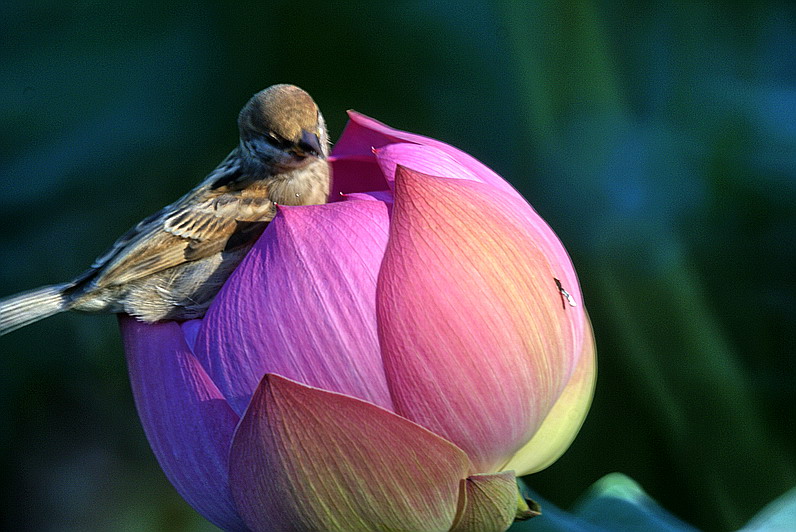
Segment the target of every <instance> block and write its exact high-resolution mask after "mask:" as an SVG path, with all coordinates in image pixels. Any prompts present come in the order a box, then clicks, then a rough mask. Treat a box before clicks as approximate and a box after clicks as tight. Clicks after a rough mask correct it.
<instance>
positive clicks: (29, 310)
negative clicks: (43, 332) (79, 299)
mask: <svg viewBox="0 0 796 532" xmlns="http://www.w3.org/2000/svg"><path fill="white" fill-rule="evenodd" d="M70 285H71V284H70V283H67V284H54V285H50V286H42V287H41V288H37V289H35V290H30V291H28V292H23V293H21V294H17V295H14V296H11V297H8V298H6V299H2V300H0V336H2V335H4V334H6V333H10V332H11V331H14V330H16V329H19V328H20V327H24V326H25V325H30V324H31V323H33V322H34V321H39V320H41V319H44V318H46V317H48V316H52V315H53V314H57V313H59V312H63V311H64V310H67V308H68V306H67V299H66V297H65V296H64V290H65V289H66V288H68V287H69V286H70Z"/></svg>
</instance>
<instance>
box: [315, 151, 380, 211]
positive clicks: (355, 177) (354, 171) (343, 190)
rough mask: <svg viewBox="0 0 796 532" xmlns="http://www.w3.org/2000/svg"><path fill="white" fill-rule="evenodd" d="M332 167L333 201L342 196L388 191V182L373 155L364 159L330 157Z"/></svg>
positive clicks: (369, 154) (370, 154)
mask: <svg viewBox="0 0 796 532" xmlns="http://www.w3.org/2000/svg"><path fill="white" fill-rule="evenodd" d="M329 164H331V166H332V176H333V179H332V193H331V195H330V197H331V198H332V201H336V199H337V197H338V196H339V195H340V194H351V193H354V192H373V191H377V190H386V189H387V181H386V180H385V179H384V175H383V174H382V173H381V169H379V165H378V164H376V158H375V157H374V156H373V153H368V155H367V156H363V157H343V158H340V157H335V156H332V157H329Z"/></svg>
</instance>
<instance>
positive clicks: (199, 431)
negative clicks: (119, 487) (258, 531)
mask: <svg viewBox="0 0 796 532" xmlns="http://www.w3.org/2000/svg"><path fill="white" fill-rule="evenodd" d="M119 323H120V326H121V330H122V338H123V340H124V348H125V352H126V353H127V364H128V367H129V371H130V384H131V385H132V388H133V395H134V397H135V403H136V407H137V408H138V415H139V417H140V418H141V423H142V424H143V426H144V432H146V435H147V439H149V444H150V446H151V447H152V450H153V451H154V453H155V456H156V457H157V459H158V462H159V463H160V467H161V468H162V469H163V471H164V472H165V473H166V476H167V477H168V478H169V480H170V481H171V483H172V484H173V485H174V487H175V488H176V489H177V491H178V492H179V493H180V495H182V497H183V498H184V499H185V500H186V501H188V504H190V505H191V506H193V507H194V508H195V509H196V511H198V512H199V513H200V514H202V515H203V516H205V518H207V519H208V520H209V521H211V522H212V523H213V524H215V525H216V526H218V527H220V528H223V529H225V530H245V529H246V527H245V525H244V524H243V522H242V521H241V519H240V517H239V516H238V514H237V512H236V510H235V506H234V503H233V501H232V494H231V493H230V490H229V482H228V477H227V474H228V473H227V471H228V453H229V446H230V444H231V443H232V434H233V432H234V430H235V426H236V425H237V423H238V416H237V415H236V414H235V413H234V412H233V411H232V409H231V408H230V407H229V405H228V404H227V402H226V401H225V400H224V397H223V396H222V395H221V393H220V392H219V391H218V388H216V386H215V385H214V384H213V382H212V381H211V380H210V378H209V377H208V376H207V374H206V373H205V371H204V369H202V366H201V365H200V364H199V363H198V361H197V360H196V358H195V357H194V356H193V353H191V351H190V349H189V348H188V345H187V344H186V343H185V340H184V338H183V333H182V331H181V330H180V326H179V325H178V324H177V323H174V322H164V323H157V324H152V325H147V324H144V323H141V322H139V321H136V320H135V319H133V318H130V317H128V316H124V315H122V316H120V318H119Z"/></svg>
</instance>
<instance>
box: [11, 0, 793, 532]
mask: <svg viewBox="0 0 796 532" xmlns="http://www.w3.org/2000/svg"><path fill="white" fill-rule="evenodd" d="M333 4H334V3H331V2H318V1H315V0H304V1H302V2H281V1H276V2H261V3H252V4H245V3H239V4H235V3H233V2H225V1H199V2H191V3H189V2H172V1H163V0H161V1H158V2H155V1H134V2H125V3H117V2H102V1H99V0H95V1H89V0H86V1H76V2H61V1H58V2H56V1H38V2H21V1H17V2H14V1H7V2H3V3H2V4H0V35H1V36H2V37H0V39H1V40H0V42H2V46H0V250H2V252H0V295H7V294H10V293H12V292H15V291H18V290H22V289H27V288H33V287H35V286H38V285H41V284H46V283H51V282H56V281H63V280H66V279H69V278H70V277H72V276H74V275H76V274H78V273H79V272H81V271H82V269H83V268H85V267H86V266H87V265H88V264H90V263H91V262H92V261H93V259H94V257H95V256H97V255H98V254H100V253H101V252H102V251H103V250H104V249H105V248H106V247H107V246H108V245H109V244H110V243H111V242H112V241H113V240H114V239H115V238H116V236H118V235H119V234H120V233H122V232H123V231H124V230H126V229H127V228H128V227H129V226H131V225H132V224H134V223H135V222H137V221H138V220H139V219H140V218H142V217H143V216H145V215H147V214H149V213H150V212H153V211H155V210H157V209H158V208H159V207H161V206H162V205H164V204H166V203H169V202H171V201H172V200H174V199H176V198H177V197H178V196H179V195H181V194H182V193H183V192H185V191H186V190H188V189H189V188H190V187H192V186H193V185H194V184H195V183H196V182H197V181H198V180H199V179H201V178H202V177H204V175H205V174H206V173H207V172H208V171H210V170H211V169H212V168H213V167H214V166H215V165H216V163H218V162H219V161H220V160H221V159H222V158H223V157H224V156H225V155H226V154H227V153H228V151H229V150H230V149H231V148H232V147H233V146H234V145H235V143H236V141H237V131H236V126H235V118H236V115H237V112H238V110H239V109H240V107H241V106H242V105H243V103H245V101H246V100H247V99H248V98H249V96H250V95H251V94H253V93H254V92H256V91H257V90H259V89H261V88H263V87H265V86H268V85H270V84H273V83H279V82H291V83H295V84H298V85H300V86H302V87H303V88H305V89H307V90H308V91H309V92H310V93H311V94H312V95H313V96H314V97H315V99H316V101H317V102H318V103H319V105H320V106H321V108H322V109H323V111H324V114H325V115H326V118H327V121H328V123H329V125H330V130H331V134H332V137H333V138H336V137H337V136H339V134H340V132H341V131H342V128H343V125H344V123H345V120H346V116H345V110H346V109H349V108H354V109H357V110H359V111H362V112H364V113H366V114H369V115H371V116H374V117H376V118H378V119H380V120H382V121H384V122H386V123H388V124H390V125H392V126H395V127H399V128H404V129H407V130H410V131H413V132H418V133H423V134H426V135H430V136H433V137H436V138H439V139H441V140H445V141H447V142H449V143H451V144H454V145H456V146H459V147H461V148H463V149H464V150H466V151H468V152H470V153H472V154H473V155H475V156H476V157H478V158H480V159H481V160H482V161H484V162H485V163H486V164H488V165H490V166H491V167H493V168H494V169H495V170H497V171H498V172H499V173H501V174H502V175H503V176H505V177H506V178H507V179H508V180H509V181H511V182H512V183H513V184H514V185H515V186H516V187H517V188H519V189H520V191H522V192H523V194H525V196H526V197H527V198H528V200H529V201H530V202H531V203H532V204H533V205H534V206H535V207H536V208H537V210H538V211H539V212H540V213H541V214H542V216H544V217H545V218H546V219H547V220H548V221H549V223H550V225H551V226H552V227H553V228H554V229H555V230H556V231H557V232H558V234H559V235H560V236H561V238H562V240H563V241H564V243H565V245H566V246H567V247H568V249H569V250H570V252H571V255H572V258H573V260H574V262H575V265H576V267H577V269H578V272H579V275H580V279H581V282H582V288H583V291H584V293H585V298H586V302H587V304H588V307H589V310H590V312H591V315H592V318H593V322H594V328H595V331H596V336H597V345H598V350H599V354H600V375H599V380H598V388H597V393H596V397H595V401H594V407H593V409H592V411H591V414H590V416H589V418H588V420H587V421H586V424H585V426H584V427H583V430H582V432H581V434H580V436H579V438H578V439H577V441H576V442H575V444H574V445H573V446H572V448H571V449H570V451H569V452H568V453H567V454H566V455H565V456H564V457H563V458H562V459H561V460H560V461H559V462H558V463H556V464H555V465H554V466H552V467H551V468H549V469H548V470H547V471H545V472H542V473H540V474H537V475H535V476H533V477H530V478H529V479H528V481H529V484H530V485H531V486H533V487H534V488H535V489H536V490H537V491H539V492H540V493H542V494H544V495H545V496H546V497H547V498H548V499H550V500H551V501H553V502H555V503H556V504H558V505H560V506H563V507H567V506H569V505H571V504H572V503H573V502H574V501H575V500H576V498H577V497H578V496H579V495H580V494H581V493H583V491H584V490H585V489H586V488H587V487H588V486H589V485H591V484H592V483H593V482H594V481H595V480H597V479H598V478H600V477H601V476H603V475H604V474H606V473H609V472H612V471H621V472H623V473H626V474H628V475H629V476H631V477H633V478H634V479H635V480H637V481H638V482H640V484H641V485H642V486H644V488H645V489H646V490H647V491H648V492H649V493H650V494H651V495H652V496H653V497H655V498H656V499H657V500H658V501H659V502H660V503H661V504H662V505H663V506H664V507H665V508H667V509H668V510H670V511H671V512H672V513H674V514H675V515H677V516H678V517H680V518H682V519H684V520H686V521H688V522H690V523H692V524H694V525H696V526H698V527H700V528H703V529H706V530H730V529H732V528H735V527H738V526H740V525H742V524H743V523H744V522H745V521H746V520H747V519H748V518H749V517H750V516H751V515H752V514H754V513H755V512H756V511H757V510H759V509H760V508H761V507H762V506H763V505H764V504H765V503H766V502H768V501H770V500H772V499H773V498H775V497H776V496H778V495H780V494H781V493H783V492H784V491H785V490H787V489H788V488H791V487H793V486H794V485H796V423H794V422H793V417H794V416H793V412H794V406H796V362H794V347H795V346H796V340H795V338H796V318H794V315H795V314H796V313H794V309H795V307H796V279H794V277H795V275H794V273H796V268H795V267H794V264H795V263H796V245H795V244H796V242H794V241H795V240H796V8H794V7H793V6H792V5H791V4H789V3H787V2H765V1H762V2H756V3H748V5H747V3H740V2H739V3H736V2H718V1H713V2H698V3H697V2H694V3H683V2H660V3H657V4H658V5H653V3H649V4H647V3H639V4H643V5H644V6H645V7H639V6H636V7H633V6H631V5H629V4H630V3H625V2H610V1H590V0H579V1H578V0H572V1H557V2H556V1H542V2H510V1H494V2H478V1H472V0H456V1H453V0H446V1H436V2H393V3H389V5H388V3H386V2H385V3H379V2H370V1H368V2H344V3H340V4H338V5H333ZM0 353H2V354H1V355H0V474H2V478H1V479H0V485H2V487H3V488H2V490H3V495H2V497H3V499H2V503H0V515H1V516H2V517H0V519H4V520H6V521H7V523H0V528H4V529H7V530H111V531H113V530H170V531H181V530H186V531H188V530H205V529H210V528H211V527H210V525H208V524H206V523H205V522H204V521H203V520H202V519H201V518H200V517H198V516H197V515H196V514H195V513H193V511H192V510H191V509H190V508H189V507H188V506H187V505H186V504H185V503H183V502H182V500H181V499H180V498H179V496H177V495H176V493H175V492H174V490H173V489H172V488H171V486H170V485H169V484H168V483H167V481H166V479H165V477H164V476H163V474H162V473H161V472H160V470H159V469H158V467H157V464H156V462H155V460H154V458H153V456H152V454H151V453H150V451H149V448H148V445H147V443H146V440H145V438H144V435H143V432H142V430H141V428H140V426H139V424H138V420H137V417H136V413H135V409H134V406H133V403H132V398H131V393H130V390H129V385H128V382H127V375H126V368H125V363H124V358H123V353H122V349H121V345H120V341H119V334H118V331H117V327H116V321H115V319H114V318H113V317H109V316H85V315H82V316H81V315H62V316H59V317H55V318H52V319H50V320H48V321H46V322H42V323H40V324H36V325H34V326H31V327H29V328H27V329H23V330H20V331H17V332H16V333H13V334H12V335H9V336H6V337H3V338H0Z"/></svg>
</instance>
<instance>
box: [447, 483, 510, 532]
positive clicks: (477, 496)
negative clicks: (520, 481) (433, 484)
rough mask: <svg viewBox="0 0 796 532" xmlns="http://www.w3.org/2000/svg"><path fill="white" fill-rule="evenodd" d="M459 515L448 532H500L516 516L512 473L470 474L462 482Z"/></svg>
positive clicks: (508, 525)
mask: <svg viewBox="0 0 796 532" xmlns="http://www.w3.org/2000/svg"><path fill="white" fill-rule="evenodd" d="M461 491H462V498H461V499H460V500H459V514H458V515H457V516H456V524H454V526H453V528H451V530H450V532H490V531H494V532H503V531H504V530H506V529H508V528H509V527H510V526H511V523H513V522H514V516H515V515H516V513H517V497H518V496H519V491H518V488H517V479H516V477H515V476H514V471H503V472H502V473H492V474H489V475H472V476H470V477H468V478H466V479H464V480H462V487H461Z"/></svg>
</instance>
